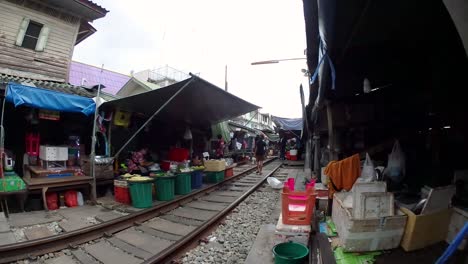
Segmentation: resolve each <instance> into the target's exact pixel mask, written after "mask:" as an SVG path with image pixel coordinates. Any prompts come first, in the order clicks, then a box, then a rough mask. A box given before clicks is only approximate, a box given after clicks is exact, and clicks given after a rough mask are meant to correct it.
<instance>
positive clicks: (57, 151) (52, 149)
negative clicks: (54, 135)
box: [39, 146, 68, 161]
mask: <svg viewBox="0 0 468 264" xmlns="http://www.w3.org/2000/svg"><path fill="white" fill-rule="evenodd" d="M39 157H40V158H41V160H46V161H66V160H68V147H57V146H41V147H40V153H39Z"/></svg>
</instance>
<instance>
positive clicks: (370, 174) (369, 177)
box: [357, 153, 377, 182]
mask: <svg viewBox="0 0 468 264" xmlns="http://www.w3.org/2000/svg"><path fill="white" fill-rule="evenodd" d="M376 176H377V175H376V172H375V167H374V163H373V162H372V160H371V158H370V156H369V153H366V160H365V161H364V166H363V167H362V171H361V176H360V177H359V178H358V179H357V182H373V181H375V180H376V178H377V177H376Z"/></svg>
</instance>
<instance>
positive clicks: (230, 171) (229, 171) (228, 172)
mask: <svg viewBox="0 0 468 264" xmlns="http://www.w3.org/2000/svg"><path fill="white" fill-rule="evenodd" d="M232 176H234V169H233V168H229V169H226V170H225V171H224V177H226V178H228V177H232Z"/></svg>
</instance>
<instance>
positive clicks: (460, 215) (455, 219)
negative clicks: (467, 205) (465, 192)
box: [446, 207, 468, 250]
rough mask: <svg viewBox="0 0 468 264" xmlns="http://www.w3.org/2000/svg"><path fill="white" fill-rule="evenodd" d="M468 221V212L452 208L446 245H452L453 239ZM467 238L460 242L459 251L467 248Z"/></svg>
mask: <svg viewBox="0 0 468 264" xmlns="http://www.w3.org/2000/svg"><path fill="white" fill-rule="evenodd" d="M467 221H468V211H465V210H463V209H461V208H458V207H453V213H452V217H451V219H450V225H449V229H448V232H447V239H446V242H447V243H452V241H453V239H454V238H455V237H456V236H457V234H458V233H459V232H460V230H461V229H462V228H463V226H464V225H465V223H466V222H467ZM467 245H468V237H465V239H463V240H462V242H461V244H460V246H458V249H459V250H464V249H466V248H468V246H467Z"/></svg>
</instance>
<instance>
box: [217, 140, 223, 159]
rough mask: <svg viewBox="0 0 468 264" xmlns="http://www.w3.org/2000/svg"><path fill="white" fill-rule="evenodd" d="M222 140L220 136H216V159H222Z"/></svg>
mask: <svg viewBox="0 0 468 264" xmlns="http://www.w3.org/2000/svg"><path fill="white" fill-rule="evenodd" d="M224 145H225V143H224V139H223V136H221V134H218V144H217V148H216V158H217V159H222V158H223V157H224Z"/></svg>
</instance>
